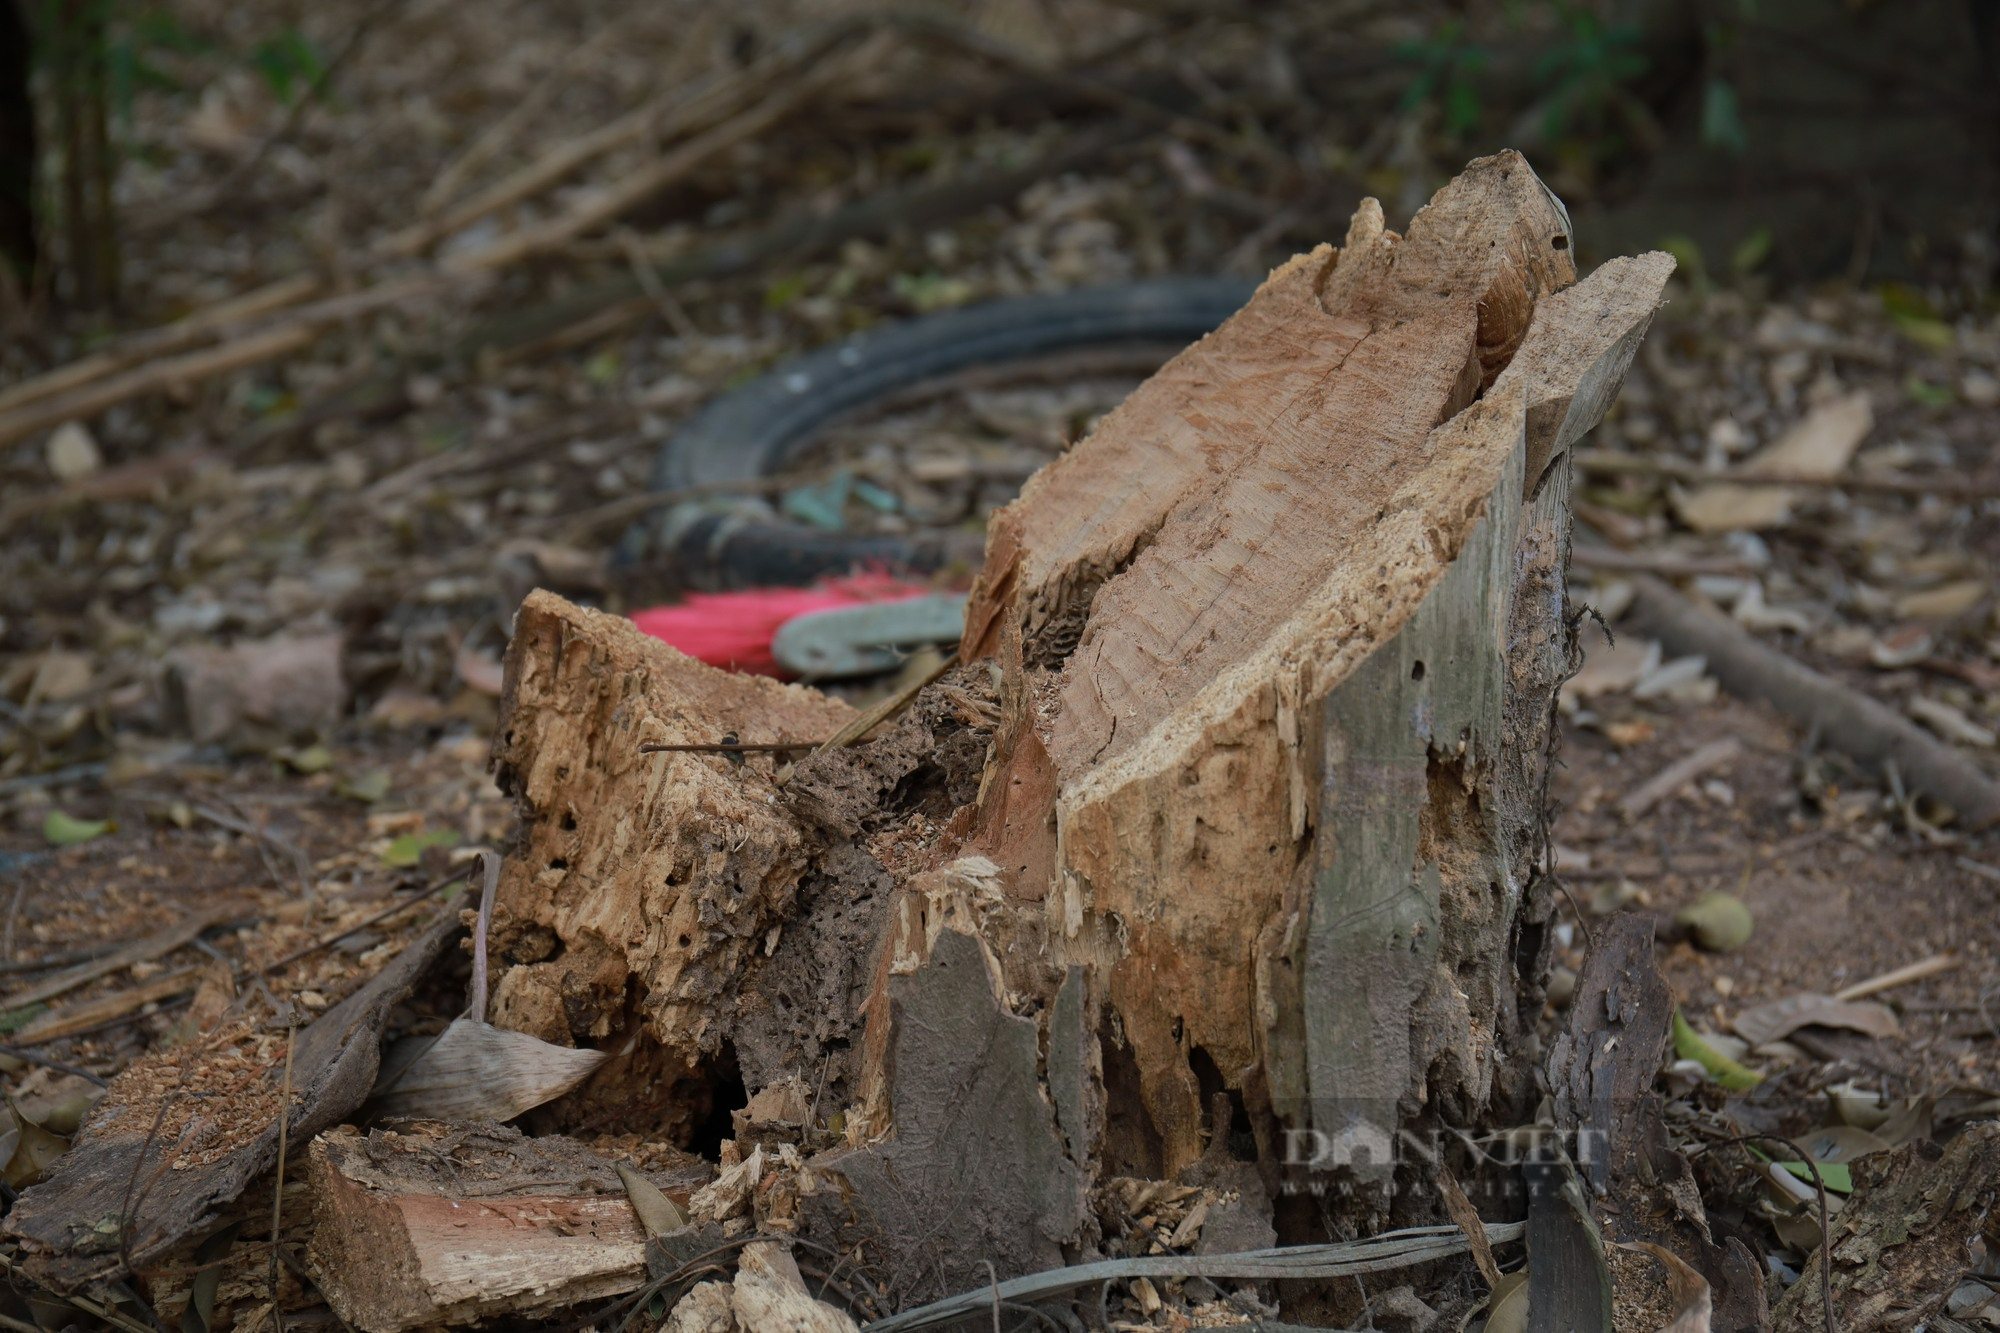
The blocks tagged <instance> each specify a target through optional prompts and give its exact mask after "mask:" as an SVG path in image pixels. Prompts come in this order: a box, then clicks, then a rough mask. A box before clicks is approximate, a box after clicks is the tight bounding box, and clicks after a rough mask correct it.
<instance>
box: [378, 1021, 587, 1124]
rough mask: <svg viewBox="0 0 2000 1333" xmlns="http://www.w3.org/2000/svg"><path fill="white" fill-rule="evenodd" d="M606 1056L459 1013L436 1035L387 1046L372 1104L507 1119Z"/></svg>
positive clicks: (555, 1093)
mask: <svg viewBox="0 0 2000 1333" xmlns="http://www.w3.org/2000/svg"><path fill="white" fill-rule="evenodd" d="M607 1058H608V1057H607V1055H606V1053H605V1052H603V1051H579V1050H572V1049H571V1048H569V1047H567V1046H556V1045H553V1044H551V1043H549V1042H546V1041H543V1040H542V1039H541V1038H539V1037H531V1036H529V1035H528V1034H527V1033H525V1032H508V1031H505V1030H504V1029H501V1028H496V1027H494V1026H493V1025H492V1024H491V1023H480V1022H475V1021H474V1020H472V1019H469V1018H460V1019H457V1020H455V1021H454V1022H453V1023H452V1025H451V1026H450V1027H448V1028H446V1029H445V1030H444V1033H443V1035H442V1036H439V1037H436V1038H431V1037H406V1038H404V1039H403V1040H402V1041H399V1042H397V1043H396V1044H395V1046H393V1047H391V1048H390V1051H389V1055H388V1057H387V1058H386V1059H385V1060H384V1061H383V1062H382V1063H383V1069H384V1073H385V1075H386V1077H385V1078H384V1079H383V1080H382V1082H381V1083H380V1084H378V1085H377V1086H376V1089H375V1107H376V1109H377V1111H378V1112H379V1113H380V1114H382V1115H385V1116H402V1117H406V1118H409V1119H420V1120H472V1121H478V1120H511V1119H513V1118H514V1117H515V1116H517V1115H519V1114H521V1113H522V1112H523V1111H527V1110H531V1109H532V1108H534V1107H537V1106H540V1105H541V1104H542V1103H544V1102H550V1101H554V1100H555V1099H556V1098H558V1097H560V1096H562V1095H563V1094H564V1093H566V1092H568V1091H569V1090H570V1089H571V1088H574V1087H575V1086H576V1085H577V1084H579V1083H581V1082H583V1080H584V1079H586V1078H588V1077H590V1075H591V1073H592V1072H593V1071H595V1070H596V1068H597V1067H598V1066H599V1065H601V1064H603V1063H604V1061H605V1060H606V1059H607Z"/></svg>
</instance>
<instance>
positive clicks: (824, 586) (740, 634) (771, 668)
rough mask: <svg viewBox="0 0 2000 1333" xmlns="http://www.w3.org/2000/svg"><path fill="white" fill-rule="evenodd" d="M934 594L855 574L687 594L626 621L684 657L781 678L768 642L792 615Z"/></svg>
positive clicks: (885, 578)
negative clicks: (801, 584) (806, 584)
mask: <svg viewBox="0 0 2000 1333" xmlns="http://www.w3.org/2000/svg"><path fill="white" fill-rule="evenodd" d="M934 591H936V590H935V589H933V588H928V587H924V586H922V585H920V584H911V583H904V582H903V581H902V580H900V579H895V578H891V577H889V576H888V575H886V574H856V575H853V576H851V577H848V578H844V579H830V580H828V581H827V582H825V583H820V584H815V585H814V586H813V587H810V588H751V589H748V590H746V591H743V592H717V593H699V592H698V593H690V594H688V597H687V600H686V601H684V602H681V603H680V604H678V605H676V606H658V607H654V608H652V609H651V610H647V611H634V612H633V613H632V623H633V624H635V625H637V626H638V627H639V628H640V629H642V630H644V631H645V632H646V633H648V634H650V635H652V636H653V637H654V638H656V639H662V640H664V641H666V642H667V643H669V644H671V645H672V646H673V647H675V648H678V649H680V650H681V651H682V652H684V653H686V654H687V655H688V656H689V657H698V658H700V659H701V660H702V661H704V662H706V663H708V664H709V665H710V666H718V667H722V668H724V669H726V670H731V671H748V672H753V673H755V674H757V675H761V676H780V677H782V676H784V675H786V672H784V671H783V670H782V669H780V668H779V666H778V663H777V660H776V659H775V658H773V657H772V656H771V639H772V637H773V636H774V635H776V634H777V632H778V627H779V626H780V625H783V624H784V623H785V622H786V621H788V620H790V619H791V618H792V617H794V616H802V615H805V614H807V613H808V612H811V611H830V610H832V609H833V608H835V607H841V606H859V605H862V604H864V603H867V602H895V601H901V600H903V599H904V598H907V597H922V596H924V595H926V594H928V593H931V592H934Z"/></svg>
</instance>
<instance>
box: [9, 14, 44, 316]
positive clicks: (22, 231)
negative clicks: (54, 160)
mask: <svg viewBox="0 0 2000 1333" xmlns="http://www.w3.org/2000/svg"><path fill="white" fill-rule="evenodd" d="M31 64H32V62H31V60H30V51H29V45H28V25H27V23H26V22H25V21H23V19H22V17H21V11H20V7H19V6H18V5H17V4H15V3H14V0H0V265H4V266H5V268H6V269H7V275H6V276H7V277H9V278H11V279H12V282H13V285H15V286H16V287H17V288H19V289H21V290H26V289H28V288H30V287H32V286H33V285H34V279H35V272H36V267H37V261H38V259H39V258H40V256H39V252H38V249H37V246H36V243H35V239H36V238H35V202H34V201H35V193H34V191H35V105H34V99H33V98H32V97H31V96H30V94H29V90H28V70H29V68H30V65H31Z"/></svg>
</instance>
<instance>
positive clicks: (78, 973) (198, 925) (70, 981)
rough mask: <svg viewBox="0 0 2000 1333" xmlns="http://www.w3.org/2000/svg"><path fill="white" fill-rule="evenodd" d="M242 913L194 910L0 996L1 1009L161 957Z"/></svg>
mask: <svg viewBox="0 0 2000 1333" xmlns="http://www.w3.org/2000/svg"><path fill="white" fill-rule="evenodd" d="M244 915H246V914H245V913H244V912H243V911H242V909H240V908H228V909H224V910H222V911H207V912H199V913H196V914H195V915H193V916H191V917H188V918H187V919H186V920H184V921H182V922H180V923H179V924H178V925H174V926H171V927H169V928H167V929H166V930H163V931H160V932H158V933H156V934H152V935H148V936H146V937H145V938H143V939H137V940H133V941H132V942H131V943H129V944H125V945H121V946H120V947H119V948H117V949H116V950H114V951H112V952H110V953H107V954H102V955H100V956H99V957H97V958H94V959H92V960H90V961H88V962H85V963H83V964H81V965H79V966H77V967H73V968H71V969H70V970H69V971H67V972H62V973H58V974H57V975H55V976H53V977H47V978H45V979H43V980H42V981H39V982H37V983H35V984H34V985H32V986H29V987H27V988H26V989H24V990H18V991H15V992H14V993H13V994H11V995H8V996H5V997H4V998H0V1009H19V1008H22V1007H23V1006H25V1005H30V1004H40V1003H41V1002H42V1001H44V1000H53V999H54V998H55V997H56V996H58V995H61V994H64V993H65V992H67V991H72V990H75V989H76V988H77V987H78V986H82V985H84V984H86V983H88V982H92V981H95V980H97V978H99V977H103V976H109V975H110V974H111V973H113V972H116V971H119V970H120V969H122V968H127V967H130V966H132V964H134V963H148V962H151V961H152V960H153V959H155V958H163V957H165V956H166V955H167V954H170V953H172V952H173V951H174V950H176V949H178V948H180V947H181V946H183V945H186V944H191V943H193V942H194V941H195V939H196V938H197V937H199V936H200V935H202V934H203V933H205V932H207V931H210V930H213V929H214V928H215V927H217V926H219V925H221V924H223V923H224V922H225V921H230V920H233V919H240V918H241V917H243V916H244Z"/></svg>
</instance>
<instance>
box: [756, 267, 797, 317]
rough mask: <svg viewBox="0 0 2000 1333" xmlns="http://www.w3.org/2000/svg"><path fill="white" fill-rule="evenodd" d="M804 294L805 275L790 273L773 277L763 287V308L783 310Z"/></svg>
mask: <svg viewBox="0 0 2000 1333" xmlns="http://www.w3.org/2000/svg"><path fill="white" fill-rule="evenodd" d="M805 294H806V275H805V274H803V273H790V274H787V275H785V276H784V277H782V278H774V279H772V280H771V283H770V285H769V286H767V287H765V288H764V308H765V309H766V310H783V309H784V308H785V307H787V306H789V305H791V304H792V303H793V302H795V301H797V300H798V299H799V298H800V297H801V296H804V295H805Z"/></svg>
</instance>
